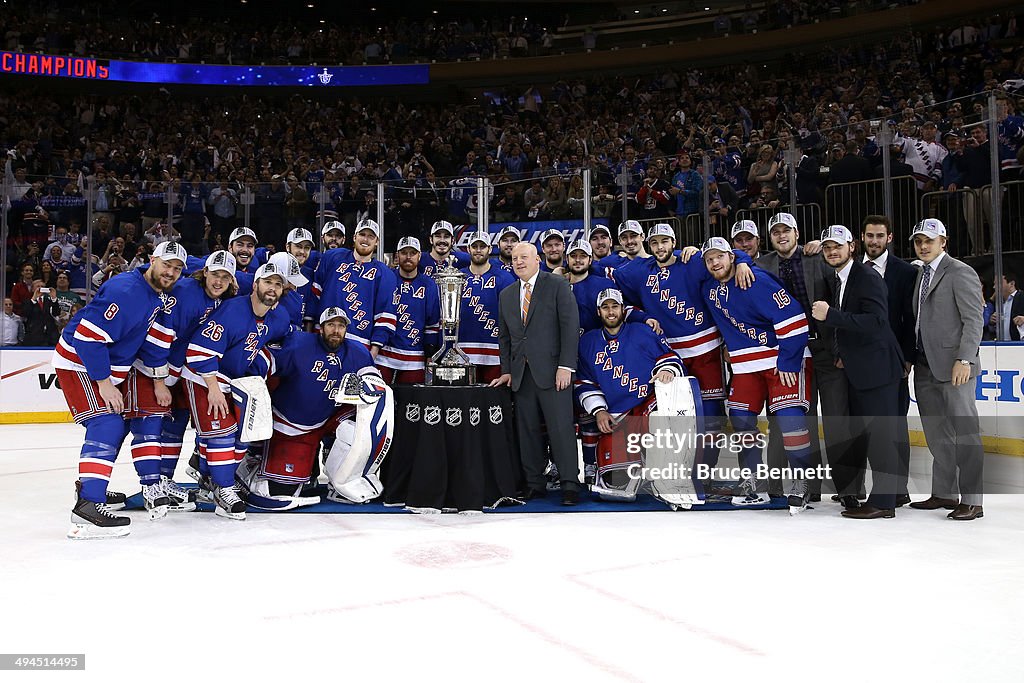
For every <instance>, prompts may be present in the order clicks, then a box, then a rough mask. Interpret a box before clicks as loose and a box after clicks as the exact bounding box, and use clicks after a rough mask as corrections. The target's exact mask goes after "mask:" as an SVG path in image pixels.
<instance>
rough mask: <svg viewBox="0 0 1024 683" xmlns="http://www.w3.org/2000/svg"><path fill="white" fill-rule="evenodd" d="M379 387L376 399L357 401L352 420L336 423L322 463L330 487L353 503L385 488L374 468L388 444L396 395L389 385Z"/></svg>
mask: <svg viewBox="0 0 1024 683" xmlns="http://www.w3.org/2000/svg"><path fill="white" fill-rule="evenodd" d="M379 389H380V391H381V396H380V398H379V400H377V401H375V402H374V403H371V404H362V405H359V406H358V407H357V408H356V415H355V420H352V419H345V420H342V421H341V423H340V424H339V425H338V428H337V430H336V432H335V440H334V444H333V445H332V446H331V450H330V452H329V453H328V454H327V459H326V462H325V463H324V472H325V473H326V474H327V478H328V481H329V482H330V488H331V489H333V491H334V492H336V493H337V494H338V496H340V497H341V498H344V499H347V500H349V501H351V502H354V503H364V502H366V501H367V500H370V499H372V498H376V497H377V496H379V495H380V494H381V493H382V492H383V490H384V488H383V486H381V483H380V479H378V478H377V471H378V470H379V469H380V465H381V463H382V462H383V461H384V457H385V456H386V455H387V453H388V449H389V448H390V447H391V438H392V433H393V430H394V417H395V399H394V394H393V393H392V391H391V388H390V387H388V386H386V385H381V387H380V388H379ZM357 482H359V483H357ZM328 497H329V498H331V500H336V499H337V498H336V497H335V496H333V495H329V496H328Z"/></svg>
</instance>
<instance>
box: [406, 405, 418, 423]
mask: <svg viewBox="0 0 1024 683" xmlns="http://www.w3.org/2000/svg"><path fill="white" fill-rule="evenodd" d="M405 419H406V421H407V422H419V421H420V404H419V403H410V404H409V405H407V406H406V407H405Z"/></svg>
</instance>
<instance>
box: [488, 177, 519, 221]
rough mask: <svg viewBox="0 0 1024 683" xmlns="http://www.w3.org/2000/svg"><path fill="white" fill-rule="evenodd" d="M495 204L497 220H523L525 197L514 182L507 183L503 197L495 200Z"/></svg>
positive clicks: (495, 218) (495, 217)
mask: <svg viewBox="0 0 1024 683" xmlns="http://www.w3.org/2000/svg"><path fill="white" fill-rule="evenodd" d="M493 206H494V220H495V221H499V222H502V223H504V222H508V221H521V220H523V213H524V211H523V198H522V196H521V195H520V194H519V192H518V190H517V188H516V185H515V184H513V183H509V184H507V185H505V188H504V191H503V192H502V195H501V197H500V198H498V199H496V200H495V201H494V204H493Z"/></svg>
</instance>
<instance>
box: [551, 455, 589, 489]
mask: <svg viewBox="0 0 1024 683" xmlns="http://www.w3.org/2000/svg"><path fill="white" fill-rule="evenodd" d="M594 474H595V476H596V474H597V471H596V470H595V472H594ZM544 476H545V477H547V479H548V482H547V485H546V486H547V489H548V491H561V490H562V480H561V479H559V477H558V466H557V465H555V463H553V462H552V463H548V467H547V469H546V470H545V471H544Z"/></svg>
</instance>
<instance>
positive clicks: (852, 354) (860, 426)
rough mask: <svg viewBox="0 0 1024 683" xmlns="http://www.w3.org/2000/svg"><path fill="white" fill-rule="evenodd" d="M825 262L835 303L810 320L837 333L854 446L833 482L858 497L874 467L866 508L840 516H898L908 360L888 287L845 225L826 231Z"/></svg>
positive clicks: (820, 304) (836, 466) (835, 469)
mask: <svg viewBox="0 0 1024 683" xmlns="http://www.w3.org/2000/svg"><path fill="white" fill-rule="evenodd" d="M821 248H822V253H823V255H824V257H825V261H826V262H827V263H828V264H829V266H831V267H832V268H833V269H834V271H835V275H834V282H833V285H832V291H833V299H832V303H831V305H830V304H829V303H828V302H826V301H815V302H814V303H813V304H812V305H811V315H813V316H814V319H815V320H817V321H818V322H819V323H820V324H821V325H822V326H826V327H830V328H832V329H833V330H834V331H835V342H834V343H835V349H836V352H837V355H838V357H839V363H838V365H839V367H840V368H841V370H842V372H843V375H844V377H845V380H846V385H847V396H848V397H849V403H848V412H847V414H848V415H849V416H850V433H851V435H852V436H853V440H852V442H851V447H850V448H848V449H847V450H846V451H845V452H844V453H843V455H842V457H841V458H840V459H838V460H832V459H831V458H830V460H829V464H830V465H832V479H833V481H834V482H835V485H836V489H837V490H838V491H839V495H840V497H841V498H844V497H845V498H849V497H851V496H853V497H854V500H856V498H855V494H856V486H857V479H858V476H861V477H862V476H863V470H864V466H865V462H866V461H870V463H871V472H872V481H873V485H872V488H871V495H870V496H869V497H868V501H867V504H866V505H862V506H857V507H854V506H853V505H847V506H846V509H845V510H843V517H847V518H850V519H880V518H886V517H895V516H896V463H897V459H898V458H897V450H896V438H895V437H896V435H895V430H894V427H895V420H894V418H895V416H896V414H897V412H898V400H897V399H898V396H899V381H900V378H901V377H902V376H903V356H902V354H901V353H900V349H899V345H897V343H896V337H895V336H894V335H893V333H892V330H891V329H890V328H889V311H888V303H887V299H888V294H887V292H886V288H885V283H883V282H882V280H881V278H879V277H878V276H876V275H874V274H873V273H872V272H871V271H870V270H869V269H868V267H867V266H865V265H864V264H862V263H860V262H858V261H857V260H856V259H855V258H854V257H853V248H854V245H853V234H852V233H850V231H849V230H848V229H847V228H846V227H845V226H842V225H833V226H830V227H829V228H828V229H827V230H825V231H824V232H823V233H822V234H821Z"/></svg>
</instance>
